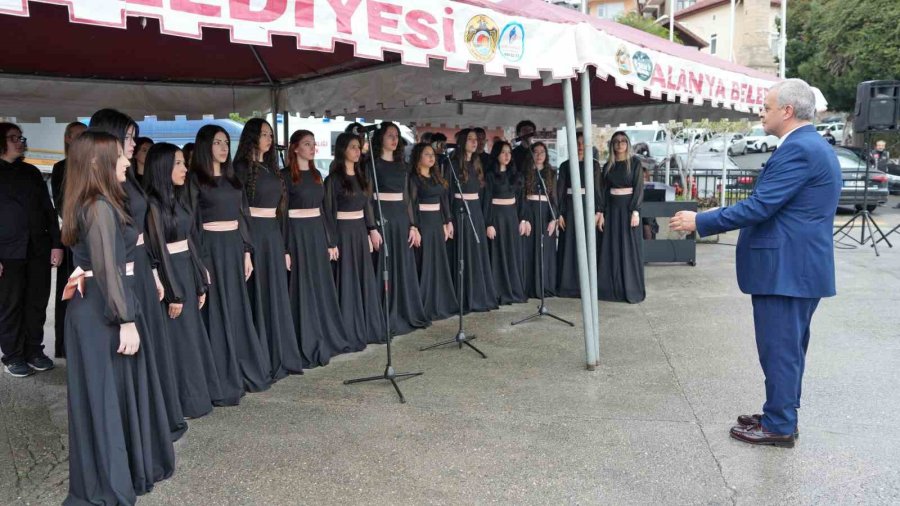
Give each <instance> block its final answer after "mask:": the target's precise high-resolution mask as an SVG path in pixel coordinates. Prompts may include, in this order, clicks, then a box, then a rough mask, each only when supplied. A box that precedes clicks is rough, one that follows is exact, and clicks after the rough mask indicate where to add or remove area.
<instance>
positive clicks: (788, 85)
mask: <svg viewBox="0 0 900 506" xmlns="http://www.w3.org/2000/svg"><path fill="white" fill-rule="evenodd" d="M769 91H776V92H777V93H778V107H787V106H791V107H793V108H794V117H795V118H797V119H799V120H802V121H811V120H812V119H813V117H815V114H816V96H815V95H814V94H813V91H812V88H811V87H810V86H809V85H808V84H806V81H804V80H803V79H785V80H784V81H781V82H780V83H778V84H776V85H775V86H772V88H771V89H770V90H769Z"/></svg>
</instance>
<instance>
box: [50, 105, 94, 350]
mask: <svg viewBox="0 0 900 506" xmlns="http://www.w3.org/2000/svg"><path fill="white" fill-rule="evenodd" d="M86 129H87V125H85V124H84V123H82V122H80V121H73V122H71V123H69V124H68V125H66V132H65V134H64V137H63V143H64V145H65V153H66V158H63V159H62V160H60V161H58V162H56V163H55V164H53V174H52V175H51V176H50V191H51V193H52V194H53V206H54V207H56V214H57V215H59V217H60V218H62V208H63V202H62V200H63V192H64V188H63V184H64V182H65V180H66V159H67V158H68V156H69V145H70V144H72V141H74V140H75V139H76V138H78V136H79V135H81V132H84V131H85V130H86ZM63 251H64V254H63V259H62V262H61V263H60V264H59V266H58V267H57V268H56V304H55V305H54V306H53V315H54V316H53V322H54V330H55V331H56V346H54V355H55V356H56V358H65V356H66V346H65V340H64V339H63V334H64V333H65V332H64V331H65V329H66V307H67V306H68V304H69V301H67V300H62V293H63V288H65V287H66V281H68V279H69V275H70V274H72V271H73V270H75V266H74V265H73V264H72V252H71V251H69V248H64V250H63Z"/></svg>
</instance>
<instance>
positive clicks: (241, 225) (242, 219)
mask: <svg viewBox="0 0 900 506" xmlns="http://www.w3.org/2000/svg"><path fill="white" fill-rule="evenodd" d="M238 230H240V231H241V240H242V241H244V253H250V254H253V239H251V237H250V202H249V201H248V200H247V193H246V192H244V191H242V192H241V212H240V214H238Z"/></svg>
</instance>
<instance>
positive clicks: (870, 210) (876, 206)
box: [866, 204, 878, 213]
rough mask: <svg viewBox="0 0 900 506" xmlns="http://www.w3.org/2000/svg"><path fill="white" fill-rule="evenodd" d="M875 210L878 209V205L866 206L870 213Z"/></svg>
mask: <svg viewBox="0 0 900 506" xmlns="http://www.w3.org/2000/svg"><path fill="white" fill-rule="evenodd" d="M877 208H878V204H869V205H867V206H866V210H867V211H869V212H870V213H871V212H874V211H875V209H877Z"/></svg>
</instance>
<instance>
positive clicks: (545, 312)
mask: <svg viewBox="0 0 900 506" xmlns="http://www.w3.org/2000/svg"><path fill="white" fill-rule="evenodd" d="M528 155H529V156H530V157H531V166H532V167H533V168H534V172H535V174H537V180H538V186H539V187H540V188H539V190H540V192H541V193H543V195H544V197H546V198H547V208H548V209H550V217H551V218H552V219H553V221H556V220H557V215H556V212H555V211H554V210H553V204H552V203H551V200H550V192H548V191H547V183H546V182H545V181H544V176H543V175H542V174H541V170H540V169H539V168H538V167H537V163H535V161H534V153H532V152H531V150H530V149H529V150H528ZM538 202H540V201H538ZM538 223H540V224H541V225H540V229H541V238H540V243H541V246H540V248H539V253H538V261H539V262H540V266H541V279H540V285H539V286H540V291H541V305H540V306H538V309H537V312H536V313H534V314H531V315H528V316H526V317H525V318H522V319H521V320H516V321H514V322H512V323H510V325H518V324H520V323H525V322H527V321H531V320H534V319H535V318H540V317H541V316H549V317H550V318H553V319H554V320H557V321H560V322H562V323H565V324H567V325H569V326H570V327H574V326H575V324H574V323H572V322H570V321H569V320H565V319H563V318H560V317H559V316H556V315H555V314H553V313H551V312H550V310H549V309H547V305H546V303H545V298H546V297H545V293H544V291H545V290H544V278H545V277H546V272H544V267H545V266H544V232H545V229H544V206H543V205H541V204H538Z"/></svg>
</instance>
